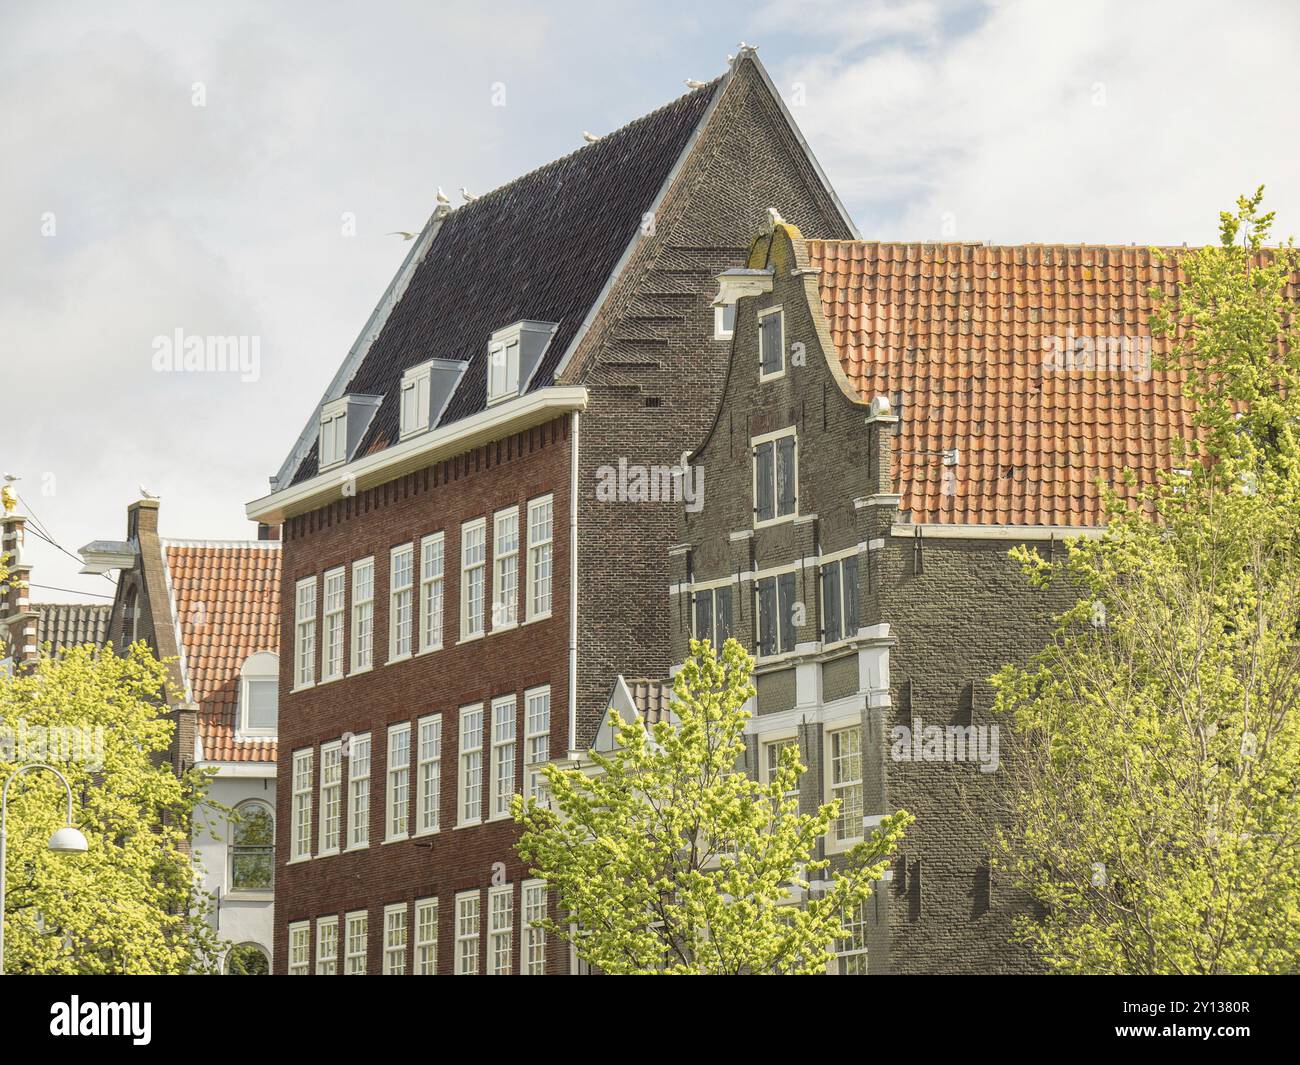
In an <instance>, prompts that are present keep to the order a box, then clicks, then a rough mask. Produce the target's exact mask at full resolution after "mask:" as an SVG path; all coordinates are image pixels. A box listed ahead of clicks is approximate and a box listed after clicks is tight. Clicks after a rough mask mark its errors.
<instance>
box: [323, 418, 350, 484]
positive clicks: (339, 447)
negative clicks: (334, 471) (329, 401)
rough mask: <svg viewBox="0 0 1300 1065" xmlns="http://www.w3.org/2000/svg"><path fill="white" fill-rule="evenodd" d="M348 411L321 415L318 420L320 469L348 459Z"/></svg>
mask: <svg viewBox="0 0 1300 1065" xmlns="http://www.w3.org/2000/svg"><path fill="white" fill-rule="evenodd" d="M347 441H348V410H347V407H344V408H342V409H341V410H337V411H332V412H331V411H329V410H328V409H327V410H326V412H323V413H322V414H321V418H320V468H321V469H324V468H325V467H326V466H334V465H337V464H338V463H340V462H342V461H343V460H344V459H346V458H347V457H348V454H347V452H348V447H347Z"/></svg>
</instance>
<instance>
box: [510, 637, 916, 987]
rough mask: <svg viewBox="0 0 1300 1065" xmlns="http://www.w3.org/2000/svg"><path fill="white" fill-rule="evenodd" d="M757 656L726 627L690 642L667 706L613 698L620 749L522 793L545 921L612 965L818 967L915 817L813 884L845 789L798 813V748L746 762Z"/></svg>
mask: <svg viewBox="0 0 1300 1065" xmlns="http://www.w3.org/2000/svg"><path fill="white" fill-rule="evenodd" d="M752 670H753V660H752V659H751V658H750V657H749V656H748V655H747V654H746V653H745V651H744V649H743V648H742V647H741V646H740V644H738V643H737V642H736V641H735V640H728V641H727V642H726V645H725V646H724V647H723V650H722V655H721V657H720V658H719V657H716V656H715V654H714V652H713V650H712V648H711V647H710V646H709V644H708V642H707V641H704V642H697V641H692V642H691V657H690V658H689V659H688V660H687V662H686V663H685V665H684V667H683V668H682V670H681V671H680V672H679V673H678V674H677V676H676V679H675V680H674V683H673V695H674V697H673V700H672V703H671V706H670V710H671V713H672V715H673V718H674V719H675V720H673V721H669V720H661V721H658V722H656V723H655V724H653V725H652V726H651V727H650V728H647V727H646V725H645V724H644V722H642V721H641V720H640V718H639V717H638V718H637V719H636V720H634V721H631V722H626V721H623V720H622V719H621V718H620V717H619V716H618V714H617V713H616V712H615V711H613V710H611V711H610V715H611V717H610V720H611V723H612V724H613V725H614V726H615V729H616V733H617V739H618V745H617V748H616V750H615V751H614V753H612V754H611V755H609V756H601V755H598V754H593V755H592V759H593V764H592V765H591V766H590V767H588V769H582V768H565V769H561V768H558V767H555V766H548V767H547V768H546V769H545V775H546V783H547V789H548V792H549V796H550V799H551V802H550V804H549V805H548V806H542V805H539V804H538V803H536V802H534V801H531V800H530V801H529V802H528V803H525V802H524V801H523V800H522V799H521V798H519V797H516V800H515V807H514V814H515V817H516V819H517V820H518V821H519V822H520V823H521V824H522V825H523V834H522V838H521V839H520V842H519V845H518V846H519V853H520V855H521V856H522V857H523V859H524V860H525V862H527V863H528V864H529V865H530V866H531V867H532V868H533V869H534V870H535V871H536V875H537V876H539V877H541V878H543V879H544V880H545V881H546V882H547V884H548V885H549V886H550V888H551V889H552V891H553V893H554V895H555V897H556V898H557V899H558V902H559V906H560V909H561V911H562V912H563V913H564V914H565V919H564V920H563V921H561V922H557V923H556V924H554V925H549V924H548V927H549V928H550V929H551V931H553V932H555V933H557V934H558V935H559V936H561V937H562V938H564V939H565V940H567V941H569V942H571V943H573V945H574V947H575V949H576V951H577V953H578V955H579V956H580V957H582V958H583V959H584V960H586V961H588V962H590V963H591V964H593V965H595V966H598V967H599V968H600V969H601V970H603V971H604V972H606V973H611V974H624V973H655V972H661V973H672V974H724V973H732V974H763V973H818V972H824V971H825V970H826V967H827V965H828V963H829V962H830V961H831V960H832V959H833V957H834V944H835V941H836V939H838V938H843V937H844V936H846V935H847V931H846V929H845V928H844V926H843V920H842V917H843V914H845V913H846V912H850V911H852V910H854V909H855V908H856V907H858V906H859V905H860V904H861V903H862V902H863V901H864V900H865V899H867V898H868V897H869V896H870V894H871V890H872V886H873V884H874V883H875V882H876V881H877V880H879V879H880V877H881V875H882V874H883V872H884V870H885V868H886V866H887V864H888V861H889V858H890V856H891V855H892V854H893V853H894V851H895V849H896V848H897V846H898V843H899V840H900V839H901V838H902V835H903V831H904V829H905V828H906V826H907V824H908V823H909V822H910V821H911V820H912V818H911V816H910V815H909V814H907V813H905V812H899V813H896V814H893V815H892V816H889V817H887V818H885V819H884V821H883V822H882V824H881V826H880V828H879V829H878V830H877V832H876V833H875V834H874V835H873V836H872V838H871V839H869V840H867V841H865V842H863V843H860V844H859V845H857V846H856V847H854V848H853V850H852V851H850V852H849V853H848V855H847V856H846V860H845V863H844V867H843V868H842V869H840V870H838V871H837V872H836V873H834V874H833V875H831V876H830V879H829V885H828V886H827V887H826V889H825V890H824V892H822V891H819V890H813V891H810V890H809V888H810V882H811V881H812V880H814V879H816V878H817V876H818V874H822V875H823V876H824V875H825V874H824V873H822V871H823V870H825V869H826V868H827V866H828V861H827V860H826V859H825V858H818V857H817V854H818V853H819V842H820V841H821V840H822V838H823V837H824V836H825V834H826V832H827V830H828V829H829V827H830V826H831V824H832V822H833V821H834V819H835V816H836V813H837V811H838V801H836V802H831V803H828V804H826V805H825V806H823V807H821V809H819V810H818V811H817V813H816V814H801V813H799V804H798V800H797V798H794V797H792V796H791V793H792V792H793V791H794V789H795V788H796V787H797V785H798V780H799V776H800V775H801V774H802V773H803V772H804V767H803V766H802V765H800V764H799V761H798V752H797V750H796V749H794V748H793V747H790V748H786V749H785V750H783V751H782V754H781V760H780V765H779V767H778V768H777V771H776V773H775V774H774V775H773V778H772V780H771V781H770V782H769V783H768V784H761V783H759V782H757V781H755V780H753V779H751V778H750V777H748V776H747V775H746V774H745V772H744V771H743V768H742V761H743V758H744V753H745V741H744V728H745V722H746V721H747V720H748V718H749V712H748V711H747V710H746V709H745V703H746V701H747V700H748V699H750V698H751V697H752V696H753V694H754V687H753V685H752V683H751V682H750V674H751V672H752ZM797 899H802V900H803V901H801V902H798V903H797V904H792V902H794V900H797ZM575 929H576V931H575Z"/></svg>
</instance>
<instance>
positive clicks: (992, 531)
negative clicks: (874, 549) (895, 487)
mask: <svg viewBox="0 0 1300 1065" xmlns="http://www.w3.org/2000/svg"><path fill="white" fill-rule="evenodd" d="M918 529H920V530H921V535H922V536H923V537H925V538H926V539H936V540H1005V541H1009V542H1011V543H1020V542H1021V541H1024V540H1053V539H1055V540H1067V539H1070V538H1071V537H1074V536H1088V537H1097V536H1102V535H1104V534H1105V532H1106V529H1105V526H1101V525H944V524H942V523H934V524H925V523H921V524H917V525H891V526H890V527H889V534H890V535H891V536H906V537H909V538H910V537H913V536H915V535H916V531H917V530H918Z"/></svg>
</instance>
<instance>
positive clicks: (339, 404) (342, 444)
mask: <svg viewBox="0 0 1300 1065" xmlns="http://www.w3.org/2000/svg"><path fill="white" fill-rule="evenodd" d="M383 399H384V397H383V396H360V395H357V396H354V395H346V396H340V397H339V398H338V399H336V400H332V401H331V402H329V403H326V404H325V405H324V406H323V407H322V408H321V412H320V444H319V462H318V465H319V467H320V468H321V469H322V470H327V469H329V468H330V467H331V466H337V465H339V464H340V463H343V462H347V461H348V459H350V458H351V457H352V453H353V452H354V451H355V450H356V448H357V445H359V444H360V443H361V437H362V436H363V435H364V434H365V431H366V430H367V429H368V428H369V427H370V421H371V419H372V418H373V417H374V415H375V411H376V410H378V409H379V404H380V403H382V402H383Z"/></svg>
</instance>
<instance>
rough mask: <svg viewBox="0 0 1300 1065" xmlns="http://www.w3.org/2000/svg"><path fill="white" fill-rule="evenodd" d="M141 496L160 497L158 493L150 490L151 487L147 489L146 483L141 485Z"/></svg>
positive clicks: (147, 497)
mask: <svg viewBox="0 0 1300 1065" xmlns="http://www.w3.org/2000/svg"><path fill="white" fill-rule="evenodd" d="M140 498H141V499H157V498H158V497H157V496H156V495H154V494H153V493H152V492H151V491H149V489H147V488H146V487H145V486H144V485H141V486H140Z"/></svg>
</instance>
